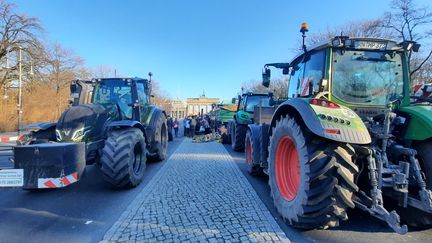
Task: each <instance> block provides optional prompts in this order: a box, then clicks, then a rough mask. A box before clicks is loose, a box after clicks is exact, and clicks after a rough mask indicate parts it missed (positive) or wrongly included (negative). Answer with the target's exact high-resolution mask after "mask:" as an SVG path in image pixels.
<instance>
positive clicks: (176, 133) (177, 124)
mask: <svg viewBox="0 0 432 243" xmlns="http://www.w3.org/2000/svg"><path fill="white" fill-rule="evenodd" d="M173 127H174V136H175V137H178V130H179V122H178V121H177V118H176V119H174V123H173Z"/></svg>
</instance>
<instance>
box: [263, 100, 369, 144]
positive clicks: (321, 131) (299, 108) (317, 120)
mask: <svg viewBox="0 0 432 243" xmlns="http://www.w3.org/2000/svg"><path fill="white" fill-rule="evenodd" d="M284 115H289V116H291V117H295V118H296V119H297V120H298V121H302V122H303V123H304V125H305V126H306V127H307V128H308V129H309V130H310V131H311V132H312V133H314V134H315V135H317V136H320V137H323V138H327V139H330V140H334V141H338V142H343V143H353V144H369V143H371V137H370V134H369V132H368V130H367V128H366V126H365V125H364V123H363V121H362V120H361V118H360V117H359V116H358V115H357V114H356V113H355V112H354V111H352V110H351V109H350V108H348V107H344V106H340V107H338V108H327V107H322V106H318V105H311V104H310V103H309V99H289V100H287V101H285V102H283V103H282V104H281V105H280V106H279V107H278V108H277V109H276V111H275V113H274V114H273V118H272V121H271V126H270V135H271V134H272V128H273V127H275V126H276V122H277V121H278V120H279V119H280V118H281V116H284ZM335 118H336V119H335ZM342 120H343V121H344V123H342Z"/></svg>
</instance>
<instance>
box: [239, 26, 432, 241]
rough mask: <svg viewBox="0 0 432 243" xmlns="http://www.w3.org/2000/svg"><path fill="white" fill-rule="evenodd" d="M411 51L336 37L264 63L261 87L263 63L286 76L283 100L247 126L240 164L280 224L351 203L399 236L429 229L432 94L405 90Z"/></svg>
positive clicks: (321, 216) (337, 214)
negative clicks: (263, 182) (259, 183)
mask: <svg viewBox="0 0 432 243" xmlns="http://www.w3.org/2000/svg"><path fill="white" fill-rule="evenodd" d="M301 31H303V36H304V32H305V31H306V30H305V29H304V28H302V30H301ZM418 48H419V44H417V43H415V42H402V43H396V42H394V41H392V40H387V39H378V38H350V37H346V36H337V37H335V38H333V39H331V40H330V41H328V42H324V43H321V44H319V45H316V46H314V47H312V48H306V47H305V46H304V51H303V52H302V53H300V54H299V55H298V56H297V57H295V58H294V59H293V60H292V61H291V62H290V63H271V64H266V65H265V66H264V71H263V85H264V86H268V85H269V83H270V69H269V67H276V68H280V69H282V70H283V73H284V74H288V75H289V76H290V79H289V80H290V81H289V88H288V97H289V99H288V100H287V101H285V102H284V103H282V104H280V105H279V106H278V107H277V108H275V110H274V111H273V115H272V118H271V119H269V120H268V121H264V122H260V121H257V122H256V124H251V125H249V128H248V133H249V134H250V135H249V137H248V138H247V140H246V141H245V144H247V146H249V149H246V151H247V153H246V161H247V162H248V164H250V165H251V167H253V168H255V167H260V168H262V169H263V171H264V172H265V173H266V174H268V176H269V185H270V189H271V196H272V198H273V201H274V205H275V207H276V209H277V210H278V212H279V213H280V214H281V216H282V217H283V218H284V219H285V220H286V222H288V223H289V224H290V225H292V226H294V227H298V228H304V229H313V228H328V227H334V226H337V225H338V223H339V221H340V220H347V219H348V214H347V209H349V208H354V207H357V208H360V209H362V210H364V211H366V212H368V213H369V214H370V215H372V216H374V217H376V218H378V219H380V220H383V221H385V222H386V223H387V224H388V225H389V226H390V227H391V228H392V229H393V230H394V231H396V232H397V233H400V234H405V233H406V232H407V230H408V228H407V225H409V226H412V227H421V228H429V227H431V226H432V193H431V189H432V152H431V151H432V106H431V102H432V99H431V98H428V97H420V96H411V90H410V79H409V65H408V58H407V55H408V53H409V52H410V51H418ZM251 171H252V172H253V171H254V170H251ZM255 171H256V170H255ZM401 222H402V223H403V224H401Z"/></svg>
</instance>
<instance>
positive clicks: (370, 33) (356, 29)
mask: <svg viewBox="0 0 432 243" xmlns="http://www.w3.org/2000/svg"><path fill="white" fill-rule="evenodd" d="M382 25H383V23H382V20H380V19H374V20H363V21H353V22H349V23H346V24H344V25H340V26H336V27H333V28H327V29H326V30H325V31H320V32H316V33H314V34H310V35H309V36H308V37H307V38H306V43H307V44H308V45H313V44H317V43H320V42H323V41H328V40H330V39H331V38H333V37H335V36H340V35H344V36H350V37H381V38H389V37H391V31H389V30H386V29H383V28H382ZM300 46H301V45H300ZM300 49H301V48H300Z"/></svg>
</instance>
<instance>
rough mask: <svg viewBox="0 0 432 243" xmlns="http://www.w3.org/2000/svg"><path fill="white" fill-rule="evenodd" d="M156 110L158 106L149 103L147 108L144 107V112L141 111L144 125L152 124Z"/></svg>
mask: <svg viewBox="0 0 432 243" xmlns="http://www.w3.org/2000/svg"><path fill="white" fill-rule="evenodd" d="M156 110H157V107H156V106H154V105H148V106H147V107H146V109H144V112H142V113H141V123H142V124H143V125H144V126H148V125H150V122H151V120H152V117H153V115H154V114H155V111H156Z"/></svg>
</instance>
